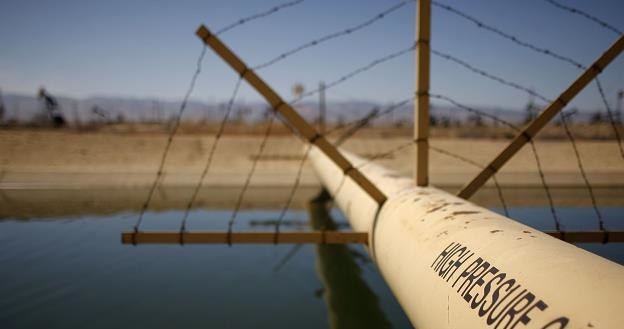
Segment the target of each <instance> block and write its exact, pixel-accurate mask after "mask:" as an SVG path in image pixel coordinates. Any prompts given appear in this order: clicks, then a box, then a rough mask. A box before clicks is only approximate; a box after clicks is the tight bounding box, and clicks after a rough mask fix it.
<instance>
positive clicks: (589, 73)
mask: <svg viewBox="0 0 624 329" xmlns="http://www.w3.org/2000/svg"><path fill="white" fill-rule="evenodd" d="M622 50H624V36H620V37H619V39H617V41H615V43H613V44H612V45H611V46H610V47H609V49H607V50H606V51H605V52H604V53H603V54H602V55H601V56H600V57H599V58H598V59H597V60H596V61H595V62H594V63H593V64H592V65H591V66H589V67H588V68H587V69H586V70H585V71H584V72H583V73H582V74H581V75H580V76H579V77H578V78H577V79H576V80H575V81H574V82H572V84H571V85H570V86H569V87H568V88H567V89H566V90H565V91H563V92H562V93H561V95H559V97H558V98H557V99H555V100H554V101H553V102H552V103H551V104H550V105H548V107H547V108H546V109H545V110H544V111H542V113H540V115H539V116H537V118H535V119H534V120H533V121H531V123H529V125H528V126H526V127H525V128H524V129H523V130H522V131H521V132H520V133H519V134H518V135H517V136H516V137H515V138H514V140H513V141H512V142H511V143H509V145H507V147H506V148H505V149H504V150H503V151H502V152H501V153H500V154H499V155H498V156H497V157H496V158H495V159H494V160H492V162H490V164H489V165H487V166H486V167H485V168H484V169H483V170H482V171H481V172H480V173H479V174H478V175H477V176H476V177H475V178H473V179H472V181H470V183H468V184H467V185H465V186H464V187H463V188H462V189H461V191H460V192H459V193H457V196H459V197H460V198H464V199H468V198H470V197H471V196H472V195H473V194H475V192H477V190H479V188H481V186H483V184H485V182H487V180H488V179H490V177H492V175H494V174H495V173H496V172H497V171H499V170H500V169H501V168H502V167H503V165H505V163H507V161H509V159H511V158H512V157H513V156H514V155H515V154H516V153H518V151H520V149H522V147H523V146H524V145H525V144H526V143H528V142H529V141H530V140H531V139H532V138H534V137H535V135H537V133H539V131H540V130H542V128H544V126H546V124H547V123H548V122H549V121H550V120H551V119H552V118H553V117H554V116H555V115H556V114H557V113H559V112H560V111H561V110H562V109H563V108H564V107H565V106H566V105H567V104H568V103H569V102H570V101H571V100H572V99H573V98H574V97H575V96H576V95H577V94H578V93H579V92H581V90H583V89H584V88H585V87H586V86H587V84H589V83H590V82H591V81H592V80H593V79H594V78H595V77H596V76H597V75H598V74H599V73H600V72H602V70H604V69H605V68H606V67H607V65H609V63H611V61H613V59H615V58H616V57H617V56H618V55H619V54H620V53H621V52H622Z"/></svg>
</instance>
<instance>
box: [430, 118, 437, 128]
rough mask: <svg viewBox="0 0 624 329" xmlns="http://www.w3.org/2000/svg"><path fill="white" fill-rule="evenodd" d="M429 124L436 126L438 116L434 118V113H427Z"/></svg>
mask: <svg viewBox="0 0 624 329" xmlns="http://www.w3.org/2000/svg"><path fill="white" fill-rule="evenodd" d="M429 125H430V126H431V127H437V126H438V118H436V116H435V115H429Z"/></svg>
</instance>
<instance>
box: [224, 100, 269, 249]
mask: <svg viewBox="0 0 624 329" xmlns="http://www.w3.org/2000/svg"><path fill="white" fill-rule="evenodd" d="M276 111H277V109H273V111H272V112H271V113H272V115H271V117H270V119H269V122H268V123H267V128H266V130H265V131H264V136H263V137H262V141H261V142H260V146H259V147H258V156H257V157H254V158H253V160H252V162H251V169H250V170H249V172H248V173H247V178H246V179H245V183H244V184H243V188H242V189H241V192H240V193H239V195H238V199H237V200H236V205H235V206H234V210H233V211H232V214H231V215H230V219H229V220H228V231H227V233H228V235H227V243H228V245H230V246H231V245H232V228H233V226H234V221H235V220H236V216H237V215H238V212H239V211H240V208H241V205H242V204H243V198H244V197H245V192H247V189H248V188H249V184H250V183H251V178H252V177H253V175H254V172H255V171H256V166H257V165H258V161H259V160H260V158H261V155H262V153H263V152H264V148H265V147H266V144H267V141H268V140H269V136H270V135H271V129H272V127H273V121H275V118H276V117H277V114H276Z"/></svg>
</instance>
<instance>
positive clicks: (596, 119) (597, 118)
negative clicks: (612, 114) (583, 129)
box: [589, 111, 604, 125]
mask: <svg viewBox="0 0 624 329" xmlns="http://www.w3.org/2000/svg"><path fill="white" fill-rule="evenodd" d="M602 122H604V117H603V116H602V112H600V111H596V112H594V113H592V116H591V118H590V119H589V123H590V124H592V125H596V124H600V123H602Z"/></svg>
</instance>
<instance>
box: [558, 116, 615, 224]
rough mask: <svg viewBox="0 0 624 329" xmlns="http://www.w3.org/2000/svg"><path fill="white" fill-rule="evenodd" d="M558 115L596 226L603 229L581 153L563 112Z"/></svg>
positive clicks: (602, 222) (600, 215)
mask: <svg viewBox="0 0 624 329" xmlns="http://www.w3.org/2000/svg"><path fill="white" fill-rule="evenodd" d="M559 117H560V118H561V123H562V126H563V129H564V131H565V133H566V135H567V136H568V139H569V140H570V141H571V142H572V143H571V144H572V149H573V150H574V155H575V156H576V164H577V166H578V168H579V170H580V172H581V177H582V178H583V181H584V182H585V187H586V188H587V191H588V192H589V198H590V200H591V203H592V206H593V208H594V212H595V213H596V217H597V218H598V227H599V228H600V230H601V231H605V226H604V221H603V219H602V214H601V213H600V210H599V209H598V203H597V202H596V196H595V195H594V189H593V188H592V186H591V184H590V183H589V179H588V178H587V173H586V172H585V168H584V166H583V161H581V154H580V152H579V150H578V147H577V145H576V142H575V138H574V135H572V131H571V130H570V128H569V127H568V123H567V120H568V119H567V118H566V116H565V115H564V114H563V112H560V113H559Z"/></svg>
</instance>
